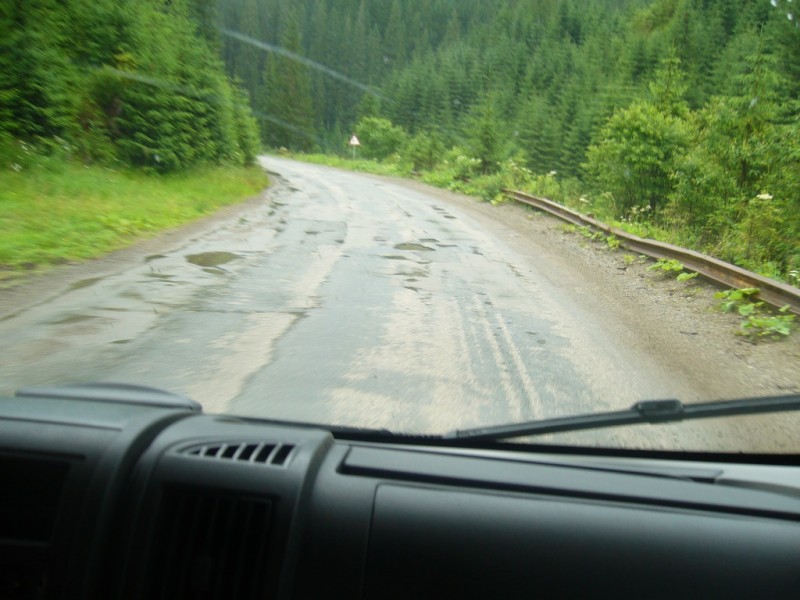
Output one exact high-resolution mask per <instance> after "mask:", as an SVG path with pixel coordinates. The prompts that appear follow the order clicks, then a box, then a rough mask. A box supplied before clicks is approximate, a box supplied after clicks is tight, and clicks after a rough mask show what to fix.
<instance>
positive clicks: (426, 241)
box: [419, 238, 439, 244]
mask: <svg viewBox="0 0 800 600" xmlns="http://www.w3.org/2000/svg"><path fill="white" fill-rule="evenodd" d="M419 241H420V242H422V243H423V244H435V243H436V242H438V241H439V240H437V239H436V238H420V239H419Z"/></svg>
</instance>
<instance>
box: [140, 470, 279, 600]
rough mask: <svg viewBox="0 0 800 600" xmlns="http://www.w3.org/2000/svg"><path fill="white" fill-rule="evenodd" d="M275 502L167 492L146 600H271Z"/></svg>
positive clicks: (198, 491)
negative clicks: (270, 555) (182, 599)
mask: <svg viewBox="0 0 800 600" xmlns="http://www.w3.org/2000/svg"><path fill="white" fill-rule="evenodd" d="M271 525H272V501H271V500H269V499H268V498H258V497H241V496H236V495H232V494H230V493H225V492H218V491H214V490H207V489H204V488H195V487H190V486H175V487H168V488H166V489H165V492H164V496H163V497H162V502H161V506H160V509H159V514H158V520H157V522H156V531H155V534H154V538H153V548H154V552H155V556H154V557H153V560H152V561H150V565H151V567H150V572H149V573H148V577H147V586H148V590H147V593H146V597H147V598H169V599H174V598H193V599H194V598H205V599H214V598H226V599H227V598H243V599H248V598H268V597H271V596H272V595H273V593H274V589H273V586H272V585H271V584H270V580H271V579H272V577H271V575H270V574H269V573H271V571H270V569H269V568H268V565H269V546H270V530H271Z"/></svg>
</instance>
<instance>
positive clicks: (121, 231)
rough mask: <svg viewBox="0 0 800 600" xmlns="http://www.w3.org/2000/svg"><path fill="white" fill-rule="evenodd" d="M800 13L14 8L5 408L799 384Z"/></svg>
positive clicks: (459, 422) (269, 413) (707, 434)
mask: <svg viewBox="0 0 800 600" xmlns="http://www.w3.org/2000/svg"><path fill="white" fill-rule="evenodd" d="M797 9H798V6H797V1H796V0H794V1H793V0H749V1H744V2H730V1H729V0H704V1H699V0H698V1H693V0H593V1H591V2H586V1H584V0H560V1H559V0H491V1H486V0H470V1H465V0H419V1H415V2H401V1H400V0H360V1H359V2H340V1H333V0H295V1H293V2H281V1H280V0H173V1H165V0H135V1H132V2H125V3H118V2H116V1H114V0H91V1H89V0H71V1H69V2H56V1H53V0H33V1H26V2H17V1H7V2H3V4H2V7H0V73H1V74H2V79H0V339H2V340H3V345H2V348H3V352H2V353H1V354H0V393H2V394H3V395H10V394H13V393H14V392H15V391H16V390H18V389H20V388H23V387H31V386H41V385H53V384H66V383H77V382H89V381H100V382H103V381H105V382H125V383H133V384H139V385H148V386H154V387H160V388H164V389H166V390H170V391H173V392H176V393H180V394H184V395H186V396H189V397H191V398H193V399H195V400H197V401H199V402H200V403H201V404H202V405H203V406H204V409H205V410H206V411H208V412H217V413H227V414H235V415H241V416H253V417H260V418H268V419H278V420H288V421H302V422H308V423H318V424H321V425H339V426H348V427H365V428H375V429H386V430H389V431H392V432H398V433H412V434H418V433H425V434H445V433H446V432H450V431H454V430H468V429H473V428H483V427H490V426H495V425H505V424H511V423H516V422H521V421H531V420H538V419H546V418H554V417H567V416H571V415H581V414H585V413H599V412H607V411H615V410H620V409H626V408H629V407H631V406H632V405H634V404H635V403H637V402H640V401H644V400H657V399H670V398H675V399H679V400H681V401H682V402H683V403H684V404H687V405H688V404H692V403H698V402H708V401H711V400H721V399H738V398H753V397H766V396H773V395H787V394H795V393H800V335H798V334H797V332H796V331H794V330H795V329H796V314H797V313H799V312H800V290H798V285H800V142H799V140H800V103H798V98H800V58H799V57H800V25H798V23H800V14H796V13H798V11H797ZM531 205H533V207H532V206H531ZM658 243H661V245H658ZM664 244H667V245H664ZM798 433H800V413H798V412H787V413H778V414H771V415H749V416H740V417H730V418H724V419H723V418H714V419H707V420H703V421H698V422H691V423H675V424H663V425H637V426H634V427H628V428H621V429H599V430H588V431H582V432H579V433H578V432H568V433H556V434H547V435H545V436H542V437H537V438H536V441H537V442H545V443H547V442H553V443H557V444H574V445H591V446H608V447H623V448H633V449H639V448H647V449H651V448H655V449H667V450H676V451H684V450H701V451H724V452H737V453H738V452H769V453H773V452H774V453H779V452H780V453H784V452H790V453H798V452H800V435H798Z"/></svg>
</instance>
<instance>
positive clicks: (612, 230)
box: [503, 190, 800, 314]
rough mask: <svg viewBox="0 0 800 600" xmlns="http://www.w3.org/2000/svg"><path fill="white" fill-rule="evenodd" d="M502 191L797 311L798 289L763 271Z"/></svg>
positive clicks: (628, 245) (634, 249) (544, 200)
mask: <svg viewBox="0 0 800 600" xmlns="http://www.w3.org/2000/svg"><path fill="white" fill-rule="evenodd" d="M503 192H504V193H506V194H508V195H509V196H510V197H512V198H513V199H514V200H516V201H517V202H521V203H522V204H527V205H528V206H532V207H534V208H536V209H539V210H542V211H545V212H547V213H550V214H551V215H554V216H556V217H558V218H559V219H563V220H564V221H568V222H569V223H572V224H574V225H577V226H579V227H590V228H593V229H597V230H599V231H603V232H605V233H607V234H609V235H614V237H616V238H618V239H619V240H620V243H621V244H622V245H623V246H625V247H626V248H627V249H629V250H631V251H632V252H637V253H639V254H644V255H646V256H649V257H651V258H655V259H657V260H658V259H662V258H663V259H667V260H669V259H675V260H677V261H680V262H681V264H683V266H684V267H686V269H687V270H689V271H696V272H697V273H700V274H701V275H703V276H704V277H707V278H708V279H712V280H713V281H716V282H718V283H721V284H723V285H727V286H730V287H734V288H745V287H749V288H758V289H759V293H758V295H759V298H760V299H761V300H763V301H765V302H768V303H770V304H772V305H773V306H777V307H782V306H786V305H787V304H788V305H789V308H790V310H791V311H792V312H793V313H795V314H800V289H798V288H796V287H793V286H791V285H788V284H785V283H780V282H778V281H774V280H772V279H769V278H768V277H764V276H763V275H758V274H757V273H753V272H751V271H747V270H746V269H742V268H741V267H737V266H736V265H732V264H730V263H726V262H724V261H721V260H719V259H716V258H713V257H711V256H707V255H705V254H701V253H699V252H695V251H694V250H687V249H686V248H681V247H679V246H673V245H672V244H666V243H664V242H657V241H655V240H647V239H644V238H640V237H638V236H635V235H633V234H630V233H628V232H626V231H623V230H622V229H619V228H618V227H611V226H610V225H607V224H605V223H603V222H601V221H597V220H596V219H593V218H591V217H587V216H586V215H582V214H580V213H578V212H575V211H574V210H570V209H569V208H567V207H566V206H562V205H561V204H557V203H556V202H553V201H552V200H548V199H547V198H540V197H537V196H532V195H530V194H526V193H525V192H518V191H515V190H503Z"/></svg>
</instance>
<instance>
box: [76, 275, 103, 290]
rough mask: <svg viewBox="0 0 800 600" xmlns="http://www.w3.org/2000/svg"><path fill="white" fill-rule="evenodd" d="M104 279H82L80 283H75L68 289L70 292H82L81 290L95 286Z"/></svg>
mask: <svg viewBox="0 0 800 600" xmlns="http://www.w3.org/2000/svg"><path fill="white" fill-rule="evenodd" d="M102 279H103V278H102V277H90V278H89V279H81V280H80V281H76V282H75V283H73V284H72V285H71V286H69V288H67V289H68V290H69V291H72V290H80V289H83V288H87V287H89V286H90V285H94V284H95V283H97V282H98V281H100V280H102Z"/></svg>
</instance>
